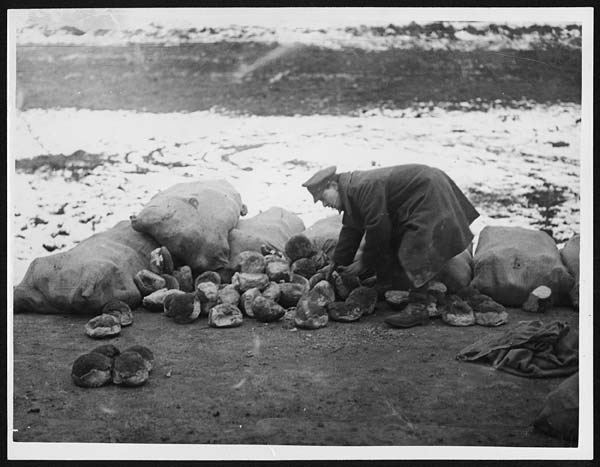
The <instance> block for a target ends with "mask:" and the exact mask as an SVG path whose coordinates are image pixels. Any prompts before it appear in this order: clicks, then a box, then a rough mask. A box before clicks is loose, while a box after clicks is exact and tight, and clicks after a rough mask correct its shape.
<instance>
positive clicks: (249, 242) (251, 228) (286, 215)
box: [229, 207, 304, 269]
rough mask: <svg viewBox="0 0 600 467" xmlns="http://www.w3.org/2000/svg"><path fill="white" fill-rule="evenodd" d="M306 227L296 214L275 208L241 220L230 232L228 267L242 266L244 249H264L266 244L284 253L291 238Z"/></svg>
mask: <svg viewBox="0 0 600 467" xmlns="http://www.w3.org/2000/svg"><path fill="white" fill-rule="evenodd" d="M303 230H304V223H303V222H302V219H300V218H299V217H298V216H297V215H296V214H294V213H291V212H289V211H286V210H285V209H282V208H278V207H272V208H269V209H267V210H266V211H263V212H261V213H260V214H257V215H256V216H254V217H251V218H249V219H240V220H239V221H238V223H237V226H236V227H235V228H234V229H232V230H231V231H230V232H229V249H230V251H229V267H230V268H232V269H235V268H236V267H237V266H238V265H239V254H240V253H241V252H242V251H261V246H263V245H265V246H266V247H267V248H269V249H271V250H276V251H279V252H283V251H284V249H285V244H286V242H287V241H288V240H289V238H290V237H292V236H293V235H296V234H298V233H300V232H302V231H303Z"/></svg>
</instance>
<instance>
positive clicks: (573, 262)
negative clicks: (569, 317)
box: [560, 235, 579, 308]
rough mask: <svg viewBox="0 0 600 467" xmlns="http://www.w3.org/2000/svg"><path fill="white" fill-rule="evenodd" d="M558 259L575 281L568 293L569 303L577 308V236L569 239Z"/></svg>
mask: <svg viewBox="0 0 600 467" xmlns="http://www.w3.org/2000/svg"><path fill="white" fill-rule="evenodd" d="M560 257H561V259H562V261H563V264H564V265H565V266H566V267H567V269H568V270H569V272H570V273H571V275H572V276H573V277H574V279H575V285H573V288H572V289H571V291H570V292H569V296H570V297H571V302H572V303H573V305H574V306H575V307H577V308H579V235H573V237H571V239H570V240H569V241H568V242H567V243H566V244H565V246H564V247H563V249H562V250H560Z"/></svg>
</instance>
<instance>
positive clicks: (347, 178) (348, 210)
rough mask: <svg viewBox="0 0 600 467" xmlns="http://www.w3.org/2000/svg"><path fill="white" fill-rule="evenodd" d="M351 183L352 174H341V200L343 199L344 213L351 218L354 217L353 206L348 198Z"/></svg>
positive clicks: (339, 187)
mask: <svg viewBox="0 0 600 467" xmlns="http://www.w3.org/2000/svg"><path fill="white" fill-rule="evenodd" d="M351 182H352V172H344V173H341V174H339V176H338V192H339V194H340V198H341V199H342V206H343V208H342V211H344V214H346V215H348V216H350V217H352V205H351V204H350V199H349V198H348V190H349V187H350V183H351Z"/></svg>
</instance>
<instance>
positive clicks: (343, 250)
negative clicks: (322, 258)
mask: <svg viewBox="0 0 600 467" xmlns="http://www.w3.org/2000/svg"><path fill="white" fill-rule="evenodd" d="M362 237H363V230H362V229H361V228H360V227H358V226H357V225H355V224H354V223H353V222H352V221H351V220H350V219H348V217H347V216H346V214H344V219H343V220H342V230H341V231H340V235H339V238H338V242H337V245H336V247H335V252H334V253H333V261H335V263H336V264H339V265H340V266H347V265H348V264H350V263H351V262H352V261H353V260H354V255H356V250H358V247H359V245H360V241H361V240H362Z"/></svg>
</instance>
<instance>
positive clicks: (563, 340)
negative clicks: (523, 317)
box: [456, 320, 579, 378]
mask: <svg viewBox="0 0 600 467" xmlns="http://www.w3.org/2000/svg"><path fill="white" fill-rule="evenodd" d="M456 358H457V359H459V360H465V361H479V362H482V363H488V364H491V365H492V366H493V367H494V368H496V369H498V370H502V371H506V372H508V373H512V374H514V375H519V376H526V377H530V378H550V377H557V376H569V375H571V374H573V373H575V372H577V371H578V370H579V343H578V335H577V332H570V328H569V326H568V325H567V323H563V322H560V321H553V322H551V323H542V322H541V321H538V320H536V321H520V322H519V323H517V325H516V326H514V327H513V328H511V329H507V330H506V331H504V332H503V333H501V334H489V335H487V336H485V337H483V338H481V339H480V340H478V341H477V342H475V343H473V344H471V345H469V346H467V347H465V348H464V349H463V350H461V351H460V352H459V353H458V355H457V356H456Z"/></svg>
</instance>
